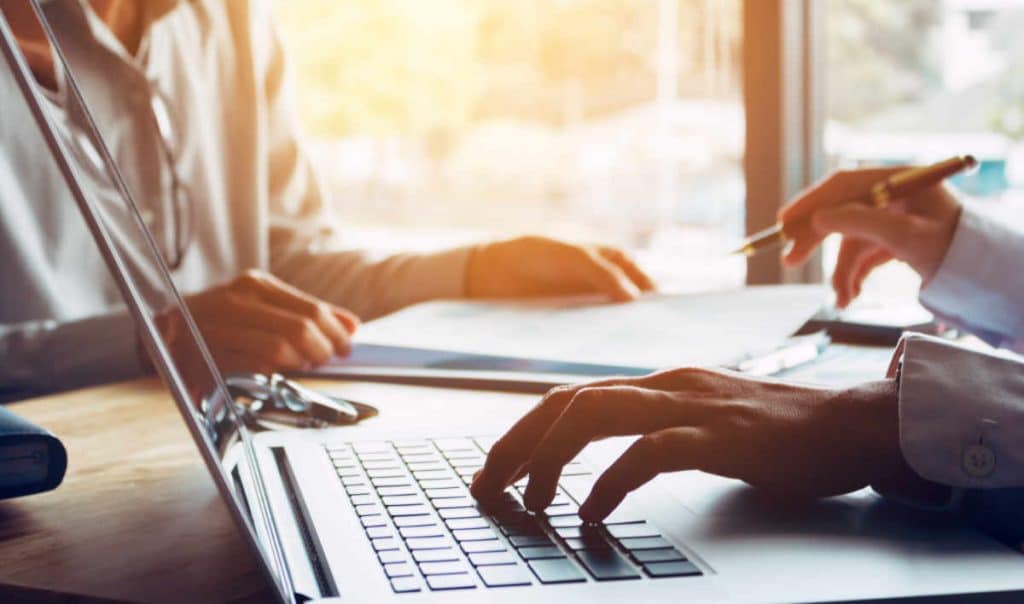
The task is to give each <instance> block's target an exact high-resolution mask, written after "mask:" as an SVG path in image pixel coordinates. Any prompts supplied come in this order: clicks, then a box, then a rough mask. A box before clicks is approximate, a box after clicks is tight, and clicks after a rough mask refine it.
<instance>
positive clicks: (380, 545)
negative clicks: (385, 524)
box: [370, 537, 398, 552]
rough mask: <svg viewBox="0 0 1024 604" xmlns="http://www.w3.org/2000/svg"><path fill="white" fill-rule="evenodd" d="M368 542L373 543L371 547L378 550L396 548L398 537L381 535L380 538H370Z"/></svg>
mask: <svg viewBox="0 0 1024 604" xmlns="http://www.w3.org/2000/svg"><path fill="white" fill-rule="evenodd" d="M370 543H372V544H373V549H375V550H377V551H378V552H382V551H384V550H389V549H398V539H395V538H394V537H383V538H381V539H370Z"/></svg>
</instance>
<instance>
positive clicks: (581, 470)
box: [562, 461, 591, 476]
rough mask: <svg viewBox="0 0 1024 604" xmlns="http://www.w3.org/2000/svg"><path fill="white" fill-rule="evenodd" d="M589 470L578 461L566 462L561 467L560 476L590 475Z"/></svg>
mask: <svg viewBox="0 0 1024 604" xmlns="http://www.w3.org/2000/svg"><path fill="white" fill-rule="evenodd" d="M590 474H591V472H590V470H588V469H587V467H586V466H585V465H583V464H582V463H580V462H578V461H574V462H572V463H568V464H566V465H565V467H563V468H562V476H590Z"/></svg>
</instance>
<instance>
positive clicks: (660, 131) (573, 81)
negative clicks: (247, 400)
mask: <svg viewBox="0 0 1024 604" xmlns="http://www.w3.org/2000/svg"><path fill="white" fill-rule="evenodd" d="M804 2H805V3H807V2H810V3H812V4H811V5H810V8H811V9H813V10H814V11H815V12H816V13H817V14H818V16H817V17H816V18H813V19H805V20H804V23H803V25H802V27H803V29H802V30H801V31H799V32H798V33H797V34H793V32H792V31H791V30H788V29H786V27H780V34H779V35H780V36H781V37H785V36H787V35H799V36H801V39H804V40H814V41H815V42H814V44H815V47H814V48H813V49H811V50H813V51H814V52H813V53H812V60H813V61H814V64H815V66H816V73H818V74H820V76H819V80H820V81H817V82H815V83H814V86H813V87H810V88H807V89H808V90H812V91H814V94H815V95H816V96H820V97H822V98H820V99H818V100H819V101H820V102H819V103H818V109H816V111H818V112H819V114H818V115H817V116H815V119H817V120H818V121H819V122H820V128H819V129H818V130H816V132H817V134H816V136H817V137H819V138H820V139H821V140H819V141H815V144H814V145H812V147H813V148H814V149H816V150H815V151H814V153H815V154H817V155H821V156H822V157H820V158H816V159H817V160H818V161H816V163H815V165H816V166H818V169H817V170H816V172H822V173H823V172H824V171H825V170H828V169H833V168H838V167H854V166H858V165H863V164H901V163H914V162H927V161H933V160H936V159H940V158H942V157H945V156H949V155H952V154H954V153H959V152H971V153H974V154H976V155H977V156H978V157H979V159H980V160H981V169H980V170H979V171H977V172H976V173H975V174H973V175H969V176H967V177H961V178H958V179H957V180H956V182H955V185H956V186H957V187H958V188H960V189H961V190H962V191H963V192H964V193H965V194H966V195H969V196H971V197H973V198H976V199H977V200H978V203H980V204H984V205H985V206H986V207H987V208H990V209H991V210H992V211H995V212H1003V213H1004V214H1006V215H1008V216H1013V215H1015V214H1017V213H1019V210H1020V209H1022V206H1021V205H1020V204H1021V200H1022V199H1024V36H1021V35H1020V33H1019V32H1021V31H1024V0H900V1H899V2H892V1H887V0H804ZM275 3H276V6H275V8H276V11H277V15H278V21H279V24H280V29H281V33H282V36H283V38H284V42H285V45H286V48H287V50H288V52H289V57H290V62H291V65H292V77H293V79H294V80H295V83H296V84H297V89H298V93H299V95H298V98H297V99H296V102H297V106H298V108H299V113H300V116H301V119H302V122H303V126H304V129H305V131H306V133H307V135H308V139H309V144H310V150H311V152H312V155H313V157H314V158H315V160H316V161H318V162H319V163H320V165H321V169H322V174H323V175H324V180H325V185H326V187H327V189H328V192H329V195H330V198H331V200H332V203H333V204H334V205H335V209H336V212H337V214H338V216H339V219H340V220H341V222H342V224H343V225H344V227H345V232H346V235H347V237H348V238H349V240H350V241H353V242H357V243H360V244H363V245H368V246H370V247H376V248H392V247H402V248H416V249H430V248H433V247H437V246H442V245H450V244H456V243H460V242H463V241H469V240H477V239H480V238H481V237H492V236H508V235H515V234H520V233H525V232H533V233H546V234H551V235H557V236H562V237H568V238H572V239H575V240H594V241H597V240H600V241H609V242H613V243H617V244H619V245H622V246H624V247H627V248H630V249H632V250H634V251H636V253H637V254H638V255H639V256H640V258H641V260H642V261H643V262H644V264H645V265H646V266H647V267H648V268H649V269H650V270H651V271H652V272H653V273H654V274H655V275H656V276H657V277H659V278H660V279H661V280H662V281H663V282H664V283H665V284H666V286H667V287H669V288H670V289H675V290H694V289H711V288H718V287H726V286H732V285H739V284H741V283H743V282H744V280H745V278H746V276H747V274H746V273H747V264H746V262H745V261H744V260H743V259H741V258H736V257H730V256H727V255H726V252H727V251H728V250H729V249H730V247H731V246H734V245H735V244H736V243H737V242H738V241H739V240H740V239H741V238H742V236H743V235H744V233H745V232H746V231H747V230H748V225H747V224H746V218H745V209H746V203H747V202H746V201H745V200H746V197H747V196H746V186H745V181H746V180H747V178H746V174H745V171H744V163H743V158H744V153H745V145H746V141H745V133H746V123H745V120H746V119H747V116H750V119H771V118H770V117H768V118H766V117H764V116H761V115H757V116H755V115H753V114H751V111H750V110H749V107H750V103H751V99H749V98H748V99H747V100H746V104H745V99H744V93H743V88H744V74H743V56H744V55H743V44H744V31H745V30H744V27H745V19H746V21H747V25H746V27H752V26H754V27H759V24H757V23H753V24H751V23H750V16H749V15H748V16H747V17H745V16H744V7H743V2H742V0H517V1H515V2H509V1H508V0H414V1H413V0H345V1H338V0H304V1H303V2H290V1H288V0H275ZM794 4H796V3H794ZM803 10H804V11H805V13H806V11H807V10H809V8H808V6H807V5H806V4H805V6H804V9H803ZM765 27H775V24H774V23H769V24H765ZM782 42H783V43H785V40H783V41H782ZM804 50H805V51H807V48H804ZM820 176H821V174H820V173H818V174H807V175H805V176H804V178H805V180H806V181H807V182H812V181H813V180H814V179H816V178H818V177H820ZM1015 204H1016V205H1015ZM761 226H768V224H763V225H761ZM830 250H834V246H831V248H830ZM831 253H834V252H830V251H827V252H826V254H825V263H826V267H827V266H830V263H831V260H830V258H829V256H830V255H831ZM825 272H826V277H827V269H826V271H825ZM916 285H917V283H916V281H915V279H914V277H913V275H912V274H910V273H909V271H908V270H907V269H905V268H901V267H898V266H895V267H889V268H887V269H886V270H885V271H882V272H881V273H880V274H879V275H877V276H876V277H875V278H874V279H873V280H872V283H871V284H869V287H868V291H872V290H875V291H883V290H884V291H886V292H889V293H892V292H896V291H898V292H906V293H908V294H911V293H912V292H913V290H914V288H915V287H916Z"/></svg>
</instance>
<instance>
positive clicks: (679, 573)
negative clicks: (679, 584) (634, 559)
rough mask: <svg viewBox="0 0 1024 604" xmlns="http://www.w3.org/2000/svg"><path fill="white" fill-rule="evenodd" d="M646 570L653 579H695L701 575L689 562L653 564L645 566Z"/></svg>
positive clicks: (677, 561) (675, 561) (678, 561)
mask: <svg viewBox="0 0 1024 604" xmlns="http://www.w3.org/2000/svg"><path fill="white" fill-rule="evenodd" d="M644 570H645V571H647V574H648V575H650V576H652V577H694V576H697V575H700V574H701V572H700V569H699V568H697V567H696V566H694V564H693V562H689V561H687V560H674V561H672V562H651V563H650V564H644Z"/></svg>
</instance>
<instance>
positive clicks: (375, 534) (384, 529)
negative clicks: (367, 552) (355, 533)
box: [366, 526, 394, 539]
mask: <svg viewBox="0 0 1024 604" xmlns="http://www.w3.org/2000/svg"><path fill="white" fill-rule="evenodd" d="M393 534H394V533H392V532H391V527H388V526H373V527H370V528H368V529H366V536H367V537H369V538H370V539H381V538H383V537H391V536H392V535H393Z"/></svg>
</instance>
